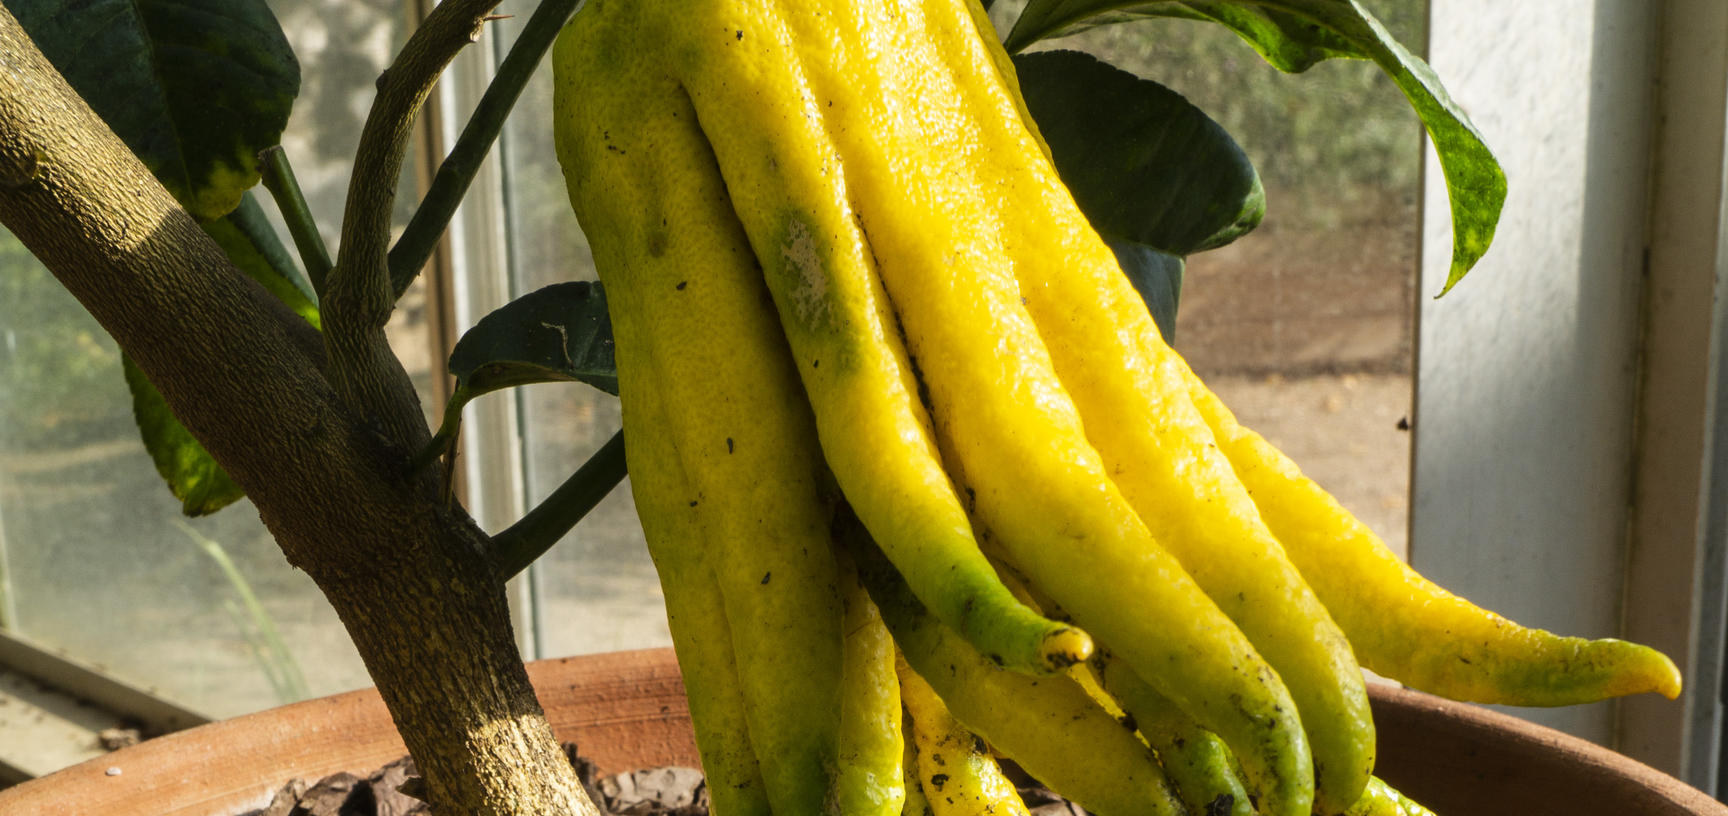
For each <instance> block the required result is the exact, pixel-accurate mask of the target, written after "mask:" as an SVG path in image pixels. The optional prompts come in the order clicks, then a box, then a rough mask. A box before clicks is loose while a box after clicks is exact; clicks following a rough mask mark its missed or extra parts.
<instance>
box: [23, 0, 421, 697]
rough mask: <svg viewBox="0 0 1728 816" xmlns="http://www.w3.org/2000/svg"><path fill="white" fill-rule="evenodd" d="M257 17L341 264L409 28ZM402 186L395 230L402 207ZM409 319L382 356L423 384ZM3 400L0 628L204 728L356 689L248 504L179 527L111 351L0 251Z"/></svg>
mask: <svg viewBox="0 0 1728 816" xmlns="http://www.w3.org/2000/svg"><path fill="white" fill-rule="evenodd" d="M271 5H272V8H274V9H275V10H276V12H277V13H278V15H279V16H280V18H281V20H282V22H283V25H284V27H285V28H286V29H287V31H288V33H289V39H290V40H291V42H292V43H293V46H294V48H295V51H296V53H297V55H298V57H299V59H300V62H301V66H302V71H303V75H304V80H303V84H302V90H301V96H300V99H299V102H298V103H297V104H296V107H295V112H294V116H293V119H292V121H291V123H290V126H289V132H288V133H287V134H285V136H284V137H283V143H284V145H285V147H286V149H287V151H288V154H289V157H290V158H291V159H292V160H293V162H294V166H295V169H296V171H297V174H298V176H299V179H300V182H301V184H302V186H303V187H304V188H305V191H306V193H307V196H308V199H309V200H310V204H311V207H312V210H313V211H314V213H316V215H317V217H318V218H319V219H320V222H321V223H320V226H321V228H322V230H323V232H324V234H325V238H326V240H327V242H329V244H330V247H331V250H332V251H335V249H336V233H337V232H338V230H339V227H340V217H341V208H342V201H343V197H344V196H345V194H346V190H345V186H346V177H347V171H348V166H349V163H350V162H351V161H352V160H353V155H354V149H355V143H356V141H357V139H358V134H359V128H360V126H361V123H362V121H363V119H364V116H365V112H366V109H367V106H368V105H369V104H370V101H371V98H372V95H373V81H374V79H375V78H376V76H377V74H378V72H379V71H380V70H382V68H383V67H384V65H385V63H386V61H387V60H388V58H389V56H390V54H391V53H392V52H393V49H394V48H395V46H396V45H397V44H399V43H400V41H401V39H402V36H403V24H404V21H405V19H406V17H405V15H404V14H402V12H401V10H400V9H399V7H398V4H397V3H396V2H394V1H393V0H391V1H390V2H380V1H379V0H372V1H371V2H358V3H354V2H343V3H332V2H317V1H316V0H280V1H279V2H272V4H271ZM409 181H410V185H409V187H408V189H407V190H406V191H405V192H406V193H407V194H406V195H405V196H403V197H402V199H401V204H400V206H399V210H400V209H404V208H406V207H408V206H411V205H412V203H413V200H414V196H413V195H412V186H411V180H409ZM257 192H258V193H259V194H260V195H263V191H262V189H261V188H260V189H259V190H258V191H257ZM264 208H265V210H266V211H267V212H270V213H271V214H272V215H273V216H274V214H275V213H274V207H273V206H272V205H270V204H265V205H264ZM400 215H401V213H400V212H399V213H398V218H397V221H398V223H401V222H402V221H404V220H405V219H403V218H401V217H400ZM282 234H283V235H284V236H286V232H283V233H282ZM284 240H285V241H286V238H284ZM405 306H406V307H407V308H404V309H403V310H401V311H400V312H399V314H398V320H397V322H396V323H395V324H393V326H392V328H391V336H392V341H393V342H395V343H396V344H397V347H398V351H399V353H403V356H404V357H405V358H407V359H408V360H409V368H410V373H411V375H414V376H415V379H416V380H417V381H418V382H421V383H429V382H430V374H431V368H430V357H429V355H428V354H427V353H425V351H424V350H423V349H424V348H425V346H426V343H427V337H426V333H425V328H424V326H425V320H424V312H425V310H424V309H423V308H417V307H416V306H415V304H414V303H407V304H405ZM0 382H5V383H6V386H5V387H4V388H0V558H4V567H5V571H4V573H3V574H4V577H5V583H4V584H3V585H0V593H3V594H4V598H3V600H4V606H3V607H0V608H4V609H7V610H8V611H9V612H10V615H9V620H8V621H7V623H8V625H9V626H10V628H12V629H13V630H14V631H16V632H18V633H20V634H22V635H24V636H25V637H27V638H29V639H31V640H33V641H36V642H39V643H42V644H45V645H47V646H50V647H55V648H60V649H64V650H65V651H66V652H67V653H68V654H69V655H71V656H72V657H74V658H77V659H80V660H82V661H85V662H88V663H93V664H96V665H98V666H100V667H102V668H104V669H106V670H108V671H110V672H112V673H113V674H115V675H117V676H119V677H121V678H123V679H126V680H129V681H131V682H133V683H136V684H139V685H143V686H146V687H151V688H155V689H157V690H158V691H159V692H160V693H161V694H163V695H164V696H166V697H168V698H170V699H173V700H175V701H176V702H180V703H182V704H184V705H188V706H190V707H192V708H194V709H197V710H200V711H203V712H205V713H208V714H211V715H214V716H227V715H232V714H237V713H241V712H244V711H248V710H252V709H256V708H261V707H266V706H270V705H275V704H277V703H279V702H283V701H287V700H291V699H294V698H298V697H303V696H308V695H319V694H326V693H331V692H334V691H339V690H343V689H348V688H354V687H358V686H363V685H367V684H369V680H368V679H367V677H366V674H365V670H364V668H363V667H362V666H361V664H360V661H359V658H358V656H357V655H356V654H355V653H354V649H353V647H352V645H351V644H350V643H349V641H348V637H347V635H346V634H345V632H344V631H343V629H342V626H341V624H340V623H339V622H338V621H337V619H336V616H335V614H334V612H333V611H332V610H331V609H330V607H329V605H328V603H326V602H325V600H324V598H323V596H322V594H320V593H319V592H318V590H317V588H316V587H315V586H313V584H312V582H311V581H310V580H309V579H308V578H307V577H306V576H305V575H304V574H303V573H300V572H298V571H296V570H293V569H291V568H290V567H289V566H288V564H287V562H286V560H285V559H284V557H283V555H282V553H281V551H280V550H279V549H278V548H277V547H276V544H275V542H274V541H273V540H272V539H271V538H270V536H269V534H268V533H267V532H266V531H265V530H264V529H263V527H262V525H261V524H260V523H259V521H258V515H257V512H256V511H255V510H254V509H253V508H252V507H251V506H250V505H249V504H248V503H246V502H240V503H238V504H236V505H234V506H231V507H229V508H227V509H225V510H222V511H221V512H219V513H216V514H215V515H213V516H210V517H206V518H200V519H185V518H182V517H181V515H180V512H179V510H180V507H179V502H178V501H177V500H175V499H174V498H173V497H172V496H171V495H170V494H169V492H168V491H167V489H166V488H165V487H164V486H163V484H162V481H161V479H160V478H159V477H158V476H157V474H156V472H155V470H154V468H153V466H152V464H151V462H150V459H149V457H148V456H147V455H146V454H145V452H144V449H143V446H142V444H141V443H140V442H139V440H138V435H137V431H136V429H135V427H134V425H133V422H132V415H131V402H130V397H129V395H128V393H127V389H126V386H125V383H124V381H123V379H122V377H121V370H120V355H119V351H118V349H117V348H116V346H115V345H114V343H113V341H112V340H110V339H109V338H108V337H107V335H106V334H105V333H104V332H103V331H102V329H101V328H100V327H99V326H98V325H97V324H96V323H95V322H94V321H93V320H92V319H91V318H90V317H89V316H88V315H86V314H85V313H84V311H83V309H82V307H80V306H79V305H78V303H77V302H76V301H75V300H73V298H72V297H71V296H70V295H69V294H67V293H66V292H65V291H64V290H63V289H62V288H61V287H60V286H59V285H58V283H56V282H55V280H54V279H53V277H52V276H51V275H49V274H48V273H47V271H46V270H44V269H43V268H42V267H41V266H40V265H39V264H37V263H36V262H35V261H34V259H32V258H30V257H29V254H28V253H27V252H25V251H24V250H23V248H22V247H21V246H19V245H18V244H17V242H16V240H15V239H13V238H12V237H11V236H10V235H4V234H0ZM422 399H423V400H424V399H425V396H424V392H423V396H422ZM224 560H225V561H226V562H227V563H229V564H231V565H232V571H231V572H230V571H229V570H227V569H225V567H224V564H223V562H224ZM234 575H237V576H239V580H238V581H237V580H236V579H235V578H234V577H232V576H234ZM241 583H244V585H245V590H244V591H243V590H242V588H241ZM248 592H249V593H250V598H252V599H255V600H256V604H255V605H253V604H252V603H250V602H249V600H248V594H247V593H248Z"/></svg>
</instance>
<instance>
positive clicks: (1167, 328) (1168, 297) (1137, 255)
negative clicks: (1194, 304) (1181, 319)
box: [1105, 241, 1186, 346]
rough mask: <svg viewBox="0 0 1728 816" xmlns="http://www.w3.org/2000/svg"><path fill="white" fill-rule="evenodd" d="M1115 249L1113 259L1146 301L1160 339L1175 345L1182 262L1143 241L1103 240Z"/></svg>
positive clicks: (1180, 295)
mask: <svg viewBox="0 0 1728 816" xmlns="http://www.w3.org/2000/svg"><path fill="white" fill-rule="evenodd" d="M1105 243H1107V244H1109V246H1110V251H1112V252H1114V253H1116V262H1117V263H1119V264H1121V265H1122V273H1123V274H1125V275H1127V276H1128V282H1129V283H1132V284H1134V290H1135V291H1136V292H1139V293H1140V297H1141V299H1143V300H1145V301H1146V308H1147V309H1148V310H1149V311H1151V312H1152V319H1153V320H1154V321H1155V322H1157V324H1158V333H1159V334H1162V335H1164V342H1166V343H1169V344H1170V345H1172V346H1174V345H1176V308H1177V307H1178V306H1179V305H1181V301H1182V273H1183V269H1184V267H1185V266H1186V264H1185V262H1184V261H1183V260H1182V258H1181V257H1179V256H1176V255H1171V254H1169V253H1166V252H1159V251H1158V250H1156V249H1153V248H1151V247H1149V246H1146V245H1144V244H1136V243H1132V242H1129V241H1106V242H1105Z"/></svg>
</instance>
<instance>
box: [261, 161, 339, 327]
mask: <svg viewBox="0 0 1728 816" xmlns="http://www.w3.org/2000/svg"><path fill="white" fill-rule="evenodd" d="M258 170H259V172H260V173H261V174H262V175H263V176H264V189H266V190H269V191H270V197H271V198H273V199H275V200H276V208H277V209H278V210H281V211H282V220H283V221H286V222H288V234H289V235H290V236H292V237H293V238H294V248H295V249H297V250H299V252H300V262H301V263H302V264H305V265H306V275H307V277H310V278H311V279H312V290H313V291H314V292H316V293H317V294H319V295H323V294H324V280H325V278H327V277H329V276H330V265H331V264H330V250H328V249H326V248H325V247H324V237H323V236H321V235H319V234H318V222H317V221H316V220H314V219H313V218H312V210H311V208H309V207H307V206H306V197H305V196H304V195H301V193H300V182H299V181H298V180H297V179H295V178H294V167H293V166H292V165H290V164H289V163H288V153H287V152H286V151H284V150H283V149H282V146H281V145H276V146H274V147H267V148H264V150H263V152H261V153H259V154H258Z"/></svg>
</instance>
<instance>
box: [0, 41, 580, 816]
mask: <svg viewBox="0 0 1728 816" xmlns="http://www.w3.org/2000/svg"><path fill="white" fill-rule="evenodd" d="M0 223H4V224H5V226H6V227H7V228H9V229H11V230H12V232H13V233H15V234H16V235H17V236H18V238H19V239H20V240H22V241H23V243H24V244H25V246H27V247H29V249H30V250H31V252H33V253H34V254H35V255H36V257H37V258H39V259H41V260H42V262H43V263H44V264H46V265H47V267H48V268H49V270H51V271H52V272H53V273H54V275H55V276H56V277H57V278H58V279H59V280H60V282H61V283H62V284H63V285H64V286H65V287H66V288H67V289H68V290H70V291H71V292H72V294H73V295H74V296H76V297H77V298H78V300H79V301H80V302H82V303H83V305H84V307H85V308H86V309H88V310H89V311H90V313H91V314H92V315H94V316H95V318H96V319H97V321H98V322H100V323H101V324H102V326H103V327H104V328H105V329H107V331H108V332H109V333H110V334H111V335H113V337H114V338H115V340H116V341H118V342H119V345H120V347H121V349H123V350H124V351H125V352H126V354H128V355H129V356H130V357H131V358H132V359H133V360H135V361H136V362H137V364H138V365H139V367H140V368H142V369H143V371H144V372H145V373H146V374H147V375H148V376H149V378H150V380H151V381H152V382H153V383H155V384H156V386H157V387H158V388H159V389H160V390H161V392H162V394H163V395H164V397H166V398H167V400H168V403H169V405H170V406H171V407H172V408H173V409H174V412H175V414H176V415H177V416H178V417H179V418H180V420H181V421H182V422H183V423H184V424H185V425H186V427H187V428H188V429H189V430H190V431H191V432H192V433H193V435H194V436H196V437H197V438H198V439H199V441H200V442H202V443H203V444H204V446H205V447H206V448H207V449H208V450H209V451H210V453H211V454H212V455H213V456H214V457H215V459H216V460H217V461H218V462H219V463H221V465H222V466H223V468H224V469H225V470H227V472H228V473H229V475H230V476H232V477H233V478H234V480H235V481H236V482H237V483H238V484H239V485H240V486H241V487H243V488H244V489H245V490H246V493H247V494H248V495H249V496H250V497H251V499H252V502H253V504H254V505H255V506H256V507H257V509H258V513H259V515H260V516H261V517H262V518H263V521H264V524H265V525H266V526H267V527H268V528H269V529H270V531H271V533H272V534H273V535H274V536H275V538H276V541H277V542H278V544H279V545H280V546H281V548H282V551H283V553H284V554H285V555H286V556H287V558H288V561H289V563H291V564H293V565H294V566H296V567H298V568H300V569H302V570H304V571H305V572H306V573H307V574H308V575H310V576H311V577H312V578H313V580H314V581H316V582H317V584H318V586H319V587H320V588H321V589H322V590H323V591H324V593H325V596H326V597H327V598H328V599H329V600H330V603H331V605H333V606H334V607H335V608H336V611H337V612H338V614H339V615H340V616H341V618H342V621H343V624H344V625H345V626H346V627H347V629H348V632H349V634H350V635H351V636H352V637H353V639H354V643H355V645H356V646H357V647H358V649H359V652H360V655H361V657H362V658H363V659H364V660H365V663H366V667H367V669H368V671H369V672H370V673H371V675H372V679H373V680H374V681H375V682H376V683H377V684H378V688H379V690H380V691H381V692H382V694H383V697H384V701H385V703H386V704H387V705H388V706H389V708H390V712H391V714H392V716H393V717H394V718H395V721H396V725H397V727H398V729H399V730H400V731H401V733H402V737H403V739H404V741H405V742H406V743H407V744H408V748H409V750H410V752H411V753H412V754H413V756H414V759H415V761H416V763H417V764H418V766H419V768H420V770H421V772H422V773H423V774H424V776H425V781H426V786H427V792H428V794H429V797H430V799H431V801H432V803H433V805H434V808H435V809H436V811H437V812H439V813H441V814H523V815H525V814H536V815H537V816H538V815H539V814H594V813H595V812H596V811H595V810H594V808H593V805H592V804H590V803H589V802H588V801H587V799H586V797H585V796H584V795H583V793H582V790H581V786H580V784H579V783H578V782H577V781H576V778H575V775H574V773H573V772H572V770H571V768H570V765H569V763H568V762H567V761H565V760H564V758H563V756H562V753H561V751H560V750H559V748H558V745H557V743H556V742H555V740H554V739H553V737H552V733H551V730H550V728H549V727H548V726H547V724H546V720H545V717H544V714H543V713H542V711H541V709H540V706H539V703H538V702H537V701H536V700H535V697H534V693H533V689H532V688H531V687H530V686H529V683H528V677H527V674H526V672H525V671H524V670H523V667H522V662H521V658H520V655H519V654H518V652H517V650H516V647H515V642H514V640H513V638H512V636H511V631H510V623H509V614H508V610H507V608H506V604H505V595H504V591H503V585H502V582H501V581H500V580H499V579H498V578H497V577H496V576H494V574H493V572H492V570H490V569H489V568H488V566H487V564H486V561H485V558H484V549H485V546H486V543H487V540H486V536H485V535H484V533H483V532H482V531H481V530H480V529H479V528H478V527H477V526H476V525H475V524H474V523H473V521H472V520H470V519H469V518H468V517H467V515H466V514H465V513H463V512H462V510H461V508H459V507H457V506H455V505H453V504H449V503H447V502H446V501H445V500H444V499H443V498H442V497H443V495H444V491H443V485H442V483H441V475H440V474H439V473H438V469H437V468H435V467H434V468H423V469H420V470H418V471H416V470H414V469H412V468H411V467H410V466H409V459H410V457H411V455H412V453H413V451H412V450H411V448H412V447H413V446H414V445H415V444H417V443H418V442H423V441H424V438H425V436H426V434H425V429H424V427H421V428H419V429H418V431H417V432H416V433H414V434H411V435H410V436H409V438H407V439H403V438H401V436H402V434H401V433H399V432H393V426H395V425H396V424H395V423H393V422H391V421H390V419H389V418H386V417H380V416H377V415H368V414H373V413H374V412H373V411H370V410H365V409H357V408H355V407H353V406H351V405H349V404H348V403H346V402H345V401H344V400H343V399H342V398H341V397H340V396H339V394H338V391H337V389H334V388H333V387H332V385H331V383H330V381H329V376H328V374H327V368H328V366H327V365H326V363H325V358H324V354H323V345H322V341H321V339H320V337H319V336H318V334H317V332H316V331H314V330H313V329H312V328H311V327H310V326H308V325H307V324H306V323H305V321H303V320H301V319H299V318H298V317H296V316H295V315H293V314H292V313H291V312H289V311H287V310H286V309H285V308H284V307H282V305H281V304H280V303H279V302H277V301H276V300H275V298H273V297H272V296H271V295H270V294H269V293H267V292H266V291H265V290H264V289H263V288H262V287H260V286H258V285H257V284H255V283H253V282H252V281H251V280H249V279H248V278H246V276H245V275H244V274H242V273H241V272H239V271H238V270H236V269H235V268H234V267H233V266H232V265H231V264H229V262H228V260H227V258H226V256H225V255H224V254H223V253H222V251H221V249H220V248H218V247H217V246H216V245H215V244H214V243H213V242H211V241H210V240H209V239H208V238H207V237H206V236H205V235H204V233H203V231H202V230H201V229H199V227H198V225H197V224H196V223H194V222H193V220H192V218H191V216H189V215H188V214H187V213H186V212H185V211H184V210H183V209H181V208H180V207H179V205H178V204H176V203H175V201H174V200H173V198H172V197H170V196H169V194H168V193H167V191H166V190H164V189H163V188H162V187H161V185H159V184H158V183H157V182H156V180H155V179H154V178H153V177H152V176H151V174H150V172H149V171H148V170H147V169H146V168H145V167H144V166H143V165H142V164H140V163H139V162H138V160H137V159H136V158H135V157H134V156H133V155H132V154H131V153H130V152H129V151H128V150H127V149H126V147H125V146H124V145H123V144H122V143H121V142H120V140H119V139H118V138H116V137H115V136H114V135H113V133H112V132H110V131H109V130H108V128H107V126H106V125H104V124H103V123H102V121H101V120H100V119H99V118H97V116H96V115H95V114H94V113H93V112H92V111H91V110H90V109H89V107H88V106H86V105H85V104H84V102H83V100H82V99H80V98H79V97H78V96H77V94H76V93H74V92H73V91H72V89H71V88H70V87H69V86H67V84H66V83H65V81H64V80H63V79H62V78H61V77H60V75H59V74H58V73H57V72H56V71H55V70H54V68H53V67H52V66H50V65H49V63H48V62H47V60H46V59H44V58H43V57H42V55H41V53H40V52H38V51H37V50H36V48H35V46H34V45H33V44H32V43H31V41H30V40H29V38H28V37H27V36H26V35H25V33H24V32H23V30H22V29H21V28H20V27H19V26H18V23H17V21H16V20H15V19H14V18H13V17H12V16H11V14H10V13H9V12H7V11H6V10H5V9H4V8H3V7H0ZM390 362H391V363H392V364H393V365H396V368H395V370H384V371H378V372H375V375H376V377H377V379H378V380H379V381H380V382H383V383H388V384H393V385H392V386H391V387H393V388H394V389H395V393H393V395H392V396H391V399H393V400H395V401H396V404H395V405H393V406H391V407H392V409H394V410H392V412H391V413H393V414H395V415H396V416H398V417H399V416H401V415H404V414H406V413H407V411H408V409H409V408H413V409H414V411H416V412H417V410H418V408H417V407H416V403H415V399H416V398H415V396H414V394H413V392H412V389H411V388H408V387H407V385H406V383H407V379H406V377H405V376H403V375H402V374H401V371H400V367H399V364H395V361H394V358H391V360H390ZM397 427H399V426H397Z"/></svg>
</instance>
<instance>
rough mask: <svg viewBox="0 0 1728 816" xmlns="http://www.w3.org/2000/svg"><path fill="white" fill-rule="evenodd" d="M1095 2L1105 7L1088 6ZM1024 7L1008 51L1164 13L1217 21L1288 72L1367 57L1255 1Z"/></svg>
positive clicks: (1074, 2) (1071, 1)
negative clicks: (1237, 3) (1339, 59)
mask: <svg viewBox="0 0 1728 816" xmlns="http://www.w3.org/2000/svg"><path fill="white" fill-rule="evenodd" d="M1099 7H1103V8H1106V9H1107V10H1104V11H1095V10H1094V9H1096V8H1099ZM1026 12H1027V13H1026V14H1022V15H1021V16H1020V19H1019V20H1018V21H1016V22H1015V25H1014V30H1013V31H1011V32H1009V35H1008V41H1007V42H1008V47H1009V49H1010V50H1011V51H1019V50H1021V49H1023V48H1025V47H1026V46H1029V45H1031V44H1032V43H1033V42H1036V41H1037V40H1041V39H1048V38H1051V37H1066V36H1069V35H1072V34H1078V33H1080V32H1082V31H1085V30H1086V29H1089V28H1097V27H1098V26H1105V25H1115V24H1117V23H1128V22H1133V21H1135V20H1145V19H1149V18H1154V17H1165V18H1172V19H1178V20H1200V21H1204V22H1213V23H1217V24H1219V25H1222V26H1224V27H1225V28H1228V29H1230V30H1231V31H1234V32H1236V33H1237V34H1238V35H1239V36H1241V37H1242V39H1243V40H1246V41H1247V42H1248V44H1249V45H1250V46H1253V48H1254V50H1255V51H1258V52H1260V56H1262V57H1265V59H1266V61H1267V62H1269V63H1271V64H1272V65H1274V66H1276V67H1277V68H1278V69H1279V70H1281V71H1287V72H1290V73H1300V72H1302V71H1306V70H1308V69H1309V68H1311V67H1313V66H1314V64H1315V63H1319V62H1324V61H1326V60H1328V59H1333V58H1336V57H1346V58H1354V59H1368V57H1369V55H1368V53H1367V52H1365V51H1363V50H1361V49H1360V48H1358V47H1357V46H1356V45H1355V44H1353V43H1351V42H1350V41H1349V40H1347V39H1345V38H1344V37H1342V36H1340V35H1338V34H1337V33H1335V32H1333V31H1331V30H1330V29H1328V28H1326V27H1325V26H1322V25H1320V24H1319V23H1316V22H1314V21H1313V20H1311V19H1309V18H1307V17H1303V16H1301V15H1299V14H1292V13H1290V12H1286V11H1280V10H1277V9H1274V8H1268V7H1266V6H1261V5H1246V6H1244V5H1235V4H1233V3H1232V2H1230V0H1210V1H1197V0H1189V2H1169V1H1168V0H1166V1H1165V2H1146V0H1139V2H1128V3H1122V2H1115V3H1103V4H1100V3H1097V2H1083V1H1081V0H1067V1H1066V2H1058V3H1048V2H1045V3H1040V2H1034V3H1032V4H1031V5H1030V6H1028V7H1027V9H1026Z"/></svg>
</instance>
